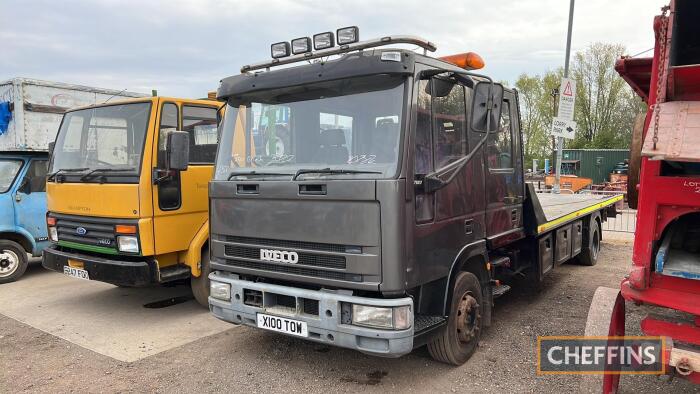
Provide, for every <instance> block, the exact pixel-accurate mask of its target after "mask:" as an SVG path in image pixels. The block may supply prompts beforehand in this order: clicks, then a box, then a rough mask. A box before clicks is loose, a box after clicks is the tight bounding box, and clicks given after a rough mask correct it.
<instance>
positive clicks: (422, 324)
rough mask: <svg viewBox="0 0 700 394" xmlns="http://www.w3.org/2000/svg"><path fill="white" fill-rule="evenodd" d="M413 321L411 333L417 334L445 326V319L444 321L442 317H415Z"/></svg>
mask: <svg viewBox="0 0 700 394" xmlns="http://www.w3.org/2000/svg"><path fill="white" fill-rule="evenodd" d="M413 321H414V328H413V331H414V332H416V333H419V332H421V331H427V330H431V329H433V328H436V327H439V326H441V325H443V324H445V323H446V322H447V319H445V317H444V316H427V315H416V316H415V318H414V319H413Z"/></svg>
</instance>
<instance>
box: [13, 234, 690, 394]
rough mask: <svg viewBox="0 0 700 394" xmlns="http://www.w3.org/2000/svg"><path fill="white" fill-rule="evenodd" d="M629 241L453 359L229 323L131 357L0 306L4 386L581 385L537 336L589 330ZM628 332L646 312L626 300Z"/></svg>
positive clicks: (528, 292)
mask: <svg viewBox="0 0 700 394" xmlns="http://www.w3.org/2000/svg"><path fill="white" fill-rule="evenodd" d="M630 257H631V245H630V244H629V243H620V242H616V243H609V242H608V243H605V244H604V248H603V251H602V253H601V256H600V260H599V263H598V265H597V266H595V267H582V266H577V265H564V266H561V267H557V268H556V269H555V270H554V271H553V273H552V274H551V275H549V277H548V278H547V280H546V283H545V284H544V286H542V288H541V289H539V290H538V289H533V288H530V287H528V286H526V284H520V285H516V286H514V288H513V290H511V291H510V292H509V293H507V294H506V295H504V296H503V297H501V298H499V299H498V300H497V305H496V308H495V311H494V312H495V313H494V322H493V325H492V326H491V327H490V328H489V329H488V330H487V331H486V333H485V335H483V336H482V343H481V347H480V349H479V351H478V352H477V353H476V355H475V356H474V357H473V358H472V359H471V360H470V361H469V362H468V363H467V364H465V365H463V366H461V367H459V368H454V367H450V366H446V365H443V364H439V363H436V362H433V361H432V360H431V359H430V356H429V355H428V352H427V350H425V348H421V349H417V350H416V351H414V352H413V353H411V354H410V355H408V356H405V357H403V358H400V359H381V358H374V357H369V356H365V355H362V354H360V353H357V352H353V351H348V350H343V349H338V348H329V347H324V346H319V345H316V344H313V343H309V342H305V341H302V340H298V339H294V338H290V337H284V336H280V335H276V334H272V333H267V332H262V331H258V330H253V329H249V328H246V327H232V329H230V330H228V331H225V332H223V333H220V334H216V335H213V336H210V337H207V338H203V339H200V340H198V341H195V342H192V343H190V344H187V345H184V346H181V347H179V348H176V349H173V350H169V351H166V352H163V353H160V354H157V355H154V356H151V357H148V358H146V359H143V360H140V361H138V362H134V363H124V362H119V361H116V360H114V359H111V358H109V357H105V356H102V355H99V354H97V353H93V352H91V351H89V350H86V349H83V348H81V347H78V346H76V345H73V344H71V343H69V342H66V341H64V340H61V339H59V338H57V337H54V336H51V335H49V334H46V333H44V332H41V331H38V330H36V329H33V328H31V327H29V326H26V325H24V324H22V323H19V322H17V321H15V320H12V319H9V318H7V317H4V316H2V315H0V343H2V345H1V346H0V392H86V391H89V392H173V393H175V392H177V393H183V392H186V393H189V392H221V391H228V392H242V391H246V392H264V393H270V392H285V393H294V392H303V393H310V392H313V393H316V392H318V393H326V392H356V391H365V392H386V391H397V392H448V393H449V392H576V391H577V390H578V385H579V380H578V379H579V378H578V377H577V376H544V377H541V376H537V375H536V374H535V369H536V338H537V336H538V335H582V334H583V331H584V327H585V324H586V316H587V313H588V308H589V304H590V300H591V298H592V296H593V293H594V291H595V289H596V288H597V287H598V286H608V287H617V286H618V285H619V281H620V279H621V278H622V277H623V275H624V274H625V273H626V272H627V270H628V266H629V264H630ZM629 310H630V316H631V317H628V320H631V322H630V325H629V327H628V332H638V329H637V328H636V327H638V326H635V325H634V323H635V322H638V321H639V319H640V317H641V312H640V311H639V310H638V309H636V308H634V307H632V308H629ZM621 390H622V392H630V393H631V392H637V393H641V392H644V393H647V392H664V393H667V392H679V393H681V392H683V393H687V392H691V391H694V390H697V388H696V387H695V386H693V385H691V384H689V383H688V382H686V381H682V380H679V379H674V380H672V381H671V382H669V381H668V378H666V377H655V376H625V377H623V380H622V383H621Z"/></svg>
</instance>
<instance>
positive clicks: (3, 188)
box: [0, 160, 22, 193]
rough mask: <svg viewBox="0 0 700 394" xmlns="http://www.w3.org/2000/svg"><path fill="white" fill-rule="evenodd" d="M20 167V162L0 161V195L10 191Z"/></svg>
mask: <svg viewBox="0 0 700 394" xmlns="http://www.w3.org/2000/svg"><path fill="white" fill-rule="evenodd" d="M21 167H22V161H21V160H0V193H6V192H7V191H8V190H9V189H10V186H12V181H14V180H15V177H16V176H17V172H18V171H19V169H20V168H21Z"/></svg>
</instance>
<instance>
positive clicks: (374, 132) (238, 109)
mask: <svg viewBox="0 0 700 394" xmlns="http://www.w3.org/2000/svg"><path fill="white" fill-rule="evenodd" d="M404 82H405V78H404V77H394V76H388V75H379V76H372V77H363V78H352V79H345V80H339V81H330V82H323V83H318V84H313V85H304V86H297V87H291V88H282V89H275V90H274V91H269V92H255V93H252V94H250V95H249V96H248V97H237V98H231V99H230V100H229V103H228V107H227V109H226V115H225V118H224V122H223V127H222V131H221V142H220V145H219V153H218V156H217V168H216V174H215V179H220V180H227V179H230V178H231V177H232V176H238V175H236V174H249V175H250V174H254V176H256V177H260V176H264V175H265V174H270V175H271V176H273V175H274V176H284V175H295V174H296V173H297V171H300V170H302V171H303V172H304V175H303V177H330V176H332V177H339V176H342V177H354V178H386V177H393V176H394V175H395V174H396V172H397V163H398V158H399V143H400V142H399V141H400V136H401V130H402V127H401V124H402V111H403V105H404ZM315 170H325V171H319V172H315ZM329 170H330V171H329ZM253 171H254V173H253ZM273 173H274V174H273ZM241 176H246V175H241Z"/></svg>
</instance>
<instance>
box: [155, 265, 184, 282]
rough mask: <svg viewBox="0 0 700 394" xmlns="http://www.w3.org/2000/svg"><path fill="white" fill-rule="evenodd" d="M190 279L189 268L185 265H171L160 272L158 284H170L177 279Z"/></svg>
mask: <svg viewBox="0 0 700 394" xmlns="http://www.w3.org/2000/svg"><path fill="white" fill-rule="evenodd" d="M189 277H190V267H188V266H186V265H180V264H178V265H173V266H171V267H165V268H163V269H161V270H160V282H161V283H163V282H172V281H174V280H178V279H188V278H189Z"/></svg>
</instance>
